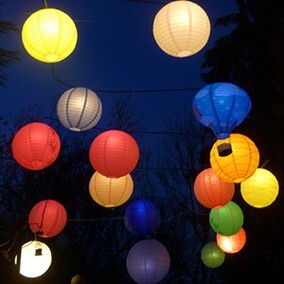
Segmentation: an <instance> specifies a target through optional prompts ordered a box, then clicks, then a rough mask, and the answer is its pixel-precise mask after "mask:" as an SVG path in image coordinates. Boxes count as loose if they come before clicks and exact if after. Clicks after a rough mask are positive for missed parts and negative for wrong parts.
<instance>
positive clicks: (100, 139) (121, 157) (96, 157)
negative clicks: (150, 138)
mask: <svg viewBox="0 0 284 284" xmlns="http://www.w3.org/2000/svg"><path fill="white" fill-rule="evenodd" d="M89 157H90V162H91V165H92V166H93V168H94V169H95V170H96V171H98V172H99V173H100V174H102V175H104V176H106V177H109V178H119V177H122V176H125V175H127V174H129V173H130V172H131V171H132V170H133V169H134V168H135V167H136V165H137V163H138V159H139V148H138V145H137V143H136V141H135V140H134V139H133V138H132V137H131V136H130V135H129V134H127V133H126V132H124V131H121V130H108V131H105V132H103V133H102V134H100V135H99V136H97V137H96V138H95V139H94V141H93V142H92V144H91V147H90V153H89Z"/></svg>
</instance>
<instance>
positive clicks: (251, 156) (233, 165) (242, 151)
mask: <svg viewBox="0 0 284 284" xmlns="http://www.w3.org/2000/svg"><path fill="white" fill-rule="evenodd" d="M220 145H231V148H232V153H230V154H229V155H226V156H222V155H219V151H218V149H220ZM210 164H211V167H212V169H213V170H214V172H215V173H216V175H217V176H219V177H220V178H221V179H222V180H224V181H226V182H235V183H240V182H242V181H244V180H245V179H247V178H249V177H250V176H252V175H253V173H254V172H255V170H256V169H257V167H258V164H259V152H258V149H257V147H256V145H255V144H254V142H253V141H252V140H251V139H249V138H248V137H246V136H245V135H242V134H237V133H232V134H231V135H230V137H228V138H226V139H218V140H217V141H216V142H215V143H214V145H213V147H212V149H211V151H210Z"/></svg>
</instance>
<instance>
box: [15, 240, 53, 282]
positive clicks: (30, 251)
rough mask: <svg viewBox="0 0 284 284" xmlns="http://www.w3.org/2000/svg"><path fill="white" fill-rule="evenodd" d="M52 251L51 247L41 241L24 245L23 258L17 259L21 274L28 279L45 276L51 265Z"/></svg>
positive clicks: (22, 249)
mask: <svg viewBox="0 0 284 284" xmlns="http://www.w3.org/2000/svg"><path fill="white" fill-rule="evenodd" d="M51 260H52V257H51V251H50V249H49V247H48V246H47V245H46V244H45V243H42V242H39V241H30V242H27V243H25V244H23V245H22V248H21V256H20V258H19V259H18V256H16V258H15V263H16V264H18V261H19V267H20V274H22V275H23V276H25V277H28V278H36V277H39V276H41V275H43V274H44V273H45V272H46V271H47V270H48V268H49V267H50V265H51Z"/></svg>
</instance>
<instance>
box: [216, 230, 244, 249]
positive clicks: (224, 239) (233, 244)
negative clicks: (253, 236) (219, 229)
mask: <svg viewBox="0 0 284 284" xmlns="http://www.w3.org/2000/svg"><path fill="white" fill-rule="evenodd" d="M246 240H247V237H246V232H245V230H244V229H243V228H241V229H240V230H239V231H238V232H237V233H236V234H233V235H230V236H223V235H220V234H216V241H217V245H218V246H219V248H220V249H221V250H222V251H223V252H225V253H237V252H239V251H240V250H241V249H242V248H243V247H244V245H245V243H246Z"/></svg>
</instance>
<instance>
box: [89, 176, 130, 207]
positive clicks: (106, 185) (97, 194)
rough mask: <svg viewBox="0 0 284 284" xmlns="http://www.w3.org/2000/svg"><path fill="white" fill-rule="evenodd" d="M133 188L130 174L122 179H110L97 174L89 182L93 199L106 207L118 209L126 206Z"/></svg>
mask: <svg viewBox="0 0 284 284" xmlns="http://www.w3.org/2000/svg"><path fill="white" fill-rule="evenodd" d="M133 187H134V185H133V180H132V178H131V176H130V174H127V175H125V176H122V177H120V178H108V177H106V176H104V175H102V174H100V173H99V172H95V173H94V174H93V176H92V177H91V180H90V182H89V192H90V195H91V197H92V198H93V200H94V201H95V202H96V203H98V204H99V205H101V206H104V207H117V206H120V205H122V204H124V203H125V202H126V201H127V200H128V199H129V198H130V197H131V195H132V192H133Z"/></svg>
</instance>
